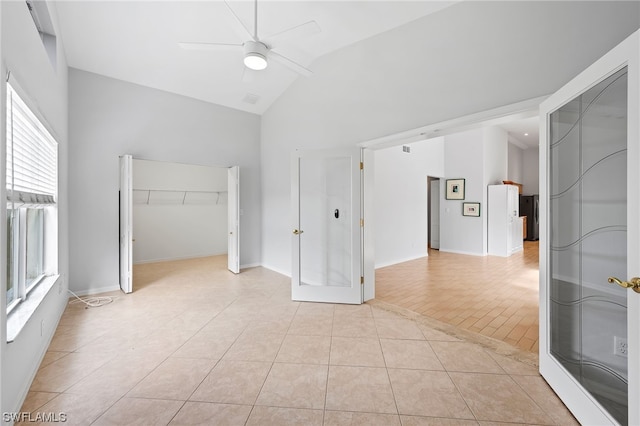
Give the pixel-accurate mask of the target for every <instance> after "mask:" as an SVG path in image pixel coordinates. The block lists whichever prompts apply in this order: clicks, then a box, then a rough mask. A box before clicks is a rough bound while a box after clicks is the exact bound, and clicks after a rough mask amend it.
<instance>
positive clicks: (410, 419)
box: [24, 256, 575, 426]
mask: <svg viewBox="0 0 640 426" xmlns="http://www.w3.org/2000/svg"><path fill="white" fill-rule="evenodd" d="M223 258H224V259H223ZM435 258H436V256H433V257H430V259H429V261H430V262H432V261H433V260H435ZM512 258H513V257H512ZM216 259H217V260H216V261H217V262H218V263H219V265H218V266H217V267H219V268H222V270H218V271H216V270H215V267H213V266H212V265H209V264H208V263H207V262H203V261H195V262H194V261H176V262H163V263H158V264H153V265H151V266H146V268H147V273H148V274H149V276H148V277H147V278H148V279H149V281H148V282H147V283H143V284H141V285H136V283H134V292H133V293H132V294H130V295H126V296H125V295H120V293H119V292H118V293H115V295H117V297H118V298H117V299H116V300H115V301H114V303H112V304H110V305H107V306H104V307H102V308H99V309H84V308H83V307H81V306H76V305H69V306H68V307H67V310H66V311H65V313H64V314H63V317H62V318H61V320H60V323H59V324H60V325H59V328H58V329H57V331H56V336H57V337H56V338H55V341H56V344H55V345H54V348H56V349H59V351H49V352H48V353H47V354H46V355H45V358H44V359H43V362H42V363H41V368H40V369H39V372H38V373H37V377H36V380H35V381H34V383H33V386H32V388H31V389H30V393H29V395H28V398H27V400H26V401H25V403H24V409H25V410H27V409H32V408H33V407H38V408H37V410H38V412H45V413H46V412H64V413H66V414H67V415H68V421H67V422H66V423H67V424H78V425H86V424H91V423H92V422H93V421H95V420H96V419H97V418H98V417H100V416H102V415H103V414H105V412H106V411H107V410H109V415H108V416H104V417H102V418H101V420H100V422H108V421H113V422H116V423H118V422H123V420H122V418H123V417H120V416H121V415H124V414H123V413H124V412H126V413H127V415H129V416H134V414H135V413H136V410H138V411H140V412H143V414H145V415H146V414H150V415H151V416H153V415H155V414H160V417H162V419H161V420H159V422H160V423H161V424H166V423H167V422H168V421H170V420H171V419H173V421H174V424H244V423H245V421H246V422H247V423H248V424H260V425H263V424H267V425H268V424H275V425H278V426H280V425H283V424H284V425H286V424H299V425H307V424H321V423H322V422H323V410H322V409H323V408H324V409H325V411H324V421H325V423H326V424H341V425H342V424H347V425H348V424H352V425H357V424H366V425H370V424H372V425H375V424H385V425H386V424H390V425H398V424H399V421H401V422H402V424H403V426H406V425H425V424H426V425H470V424H476V423H475V422H474V420H473V413H476V412H477V413H479V414H478V419H480V420H481V421H482V423H483V424H485V423H486V424H498V423H500V424H501V426H506V423H504V422H511V423H518V424H531V423H536V422H537V423H542V424H544V423H546V422H554V423H555V424H563V425H564V424H575V423H574V421H573V419H572V418H570V417H568V416H570V415H569V414H568V411H567V410H566V408H565V407H564V406H563V405H562V404H561V403H560V402H559V401H558V400H557V398H556V397H555V395H554V394H553V392H551V391H550V390H549V389H548V387H547V385H546V384H545V382H544V381H543V380H542V379H540V377H539V375H538V373H537V371H536V367H534V366H531V365H529V364H524V363H521V362H518V361H515V360H514V359H513V358H510V357H505V356H502V355H496V354H495V353H494V352H492V351H490V350H488V349H483V348H482V347H480V346H478V345H476V344H471V343H466V342H464V341H462V340H461V339H460V338H457V337H455V336H451V335H448V334H446V333H444V332H442V331H440V330H441V329H442V328H438V329H435V328H433V327H431V326H429V324H436V322H435V321H430V320H428V319H425V318H424V317H420V316H419V315H415V321H414V319H412V318H413V317H412V316H410V317H405V316H403V315H399V314H397V313H396V312H390V311H385V310H384V309H380V308H378V307H376V305H375V302H374V303H372V304H364V305H361V306H352V305H333V304H323V303H299V302H291V300H290V282H289V279H288V278H287V277H283V276H281V275H279V274H277V273H275V272H272V271H269V270H267V269H264V268H251V269H248V270H243V272H242V273H241V274H239V275H234V274H231V273H229V272H228V271H226V270H225V268H226V263H225V262H226V257H224V256H222V257H216ZM221 259H222V260H221ZM514 259H515V258H513V259H511V260H514ZM472 260H474V259H472ZM475 260H476V261H477V259H475ZM481 260H482V261H483V262H484V261H487V259H481ZM137 266H138V265H136V267H137ZM135 269H136V268H134V274H135ZM465 271H466V268H465V269H463V270H457V271H456V273H457V274H458V275H460V276H459V278H460V279H459V280H456V282H454V283H453V284H455V285H457V284H456V283H457V282H464V281H465V280H471V279H476V278H477V277H476V276H475V275H472V274H467V272H465ZM415 274H416V271H411V272H410V273H408V274H407V275H406V277H404V278H403V279H401V280H396V284H395V286H396V287H398V288H396V289H395V291H397V292H399V293H401V292H405V293H406V294H405V295H404V296H403V297H405V298H407V297H408V298H409V299H413V301H411V300H409V302H410V303H411V306H413V308H414V309H415V310H416V311H415V312H419V313H423V311H422V310H423V309H424V310H425V311H424V312H427V311H428V310H429V309H432V310H433V309H437V312H438V315H439V316H440V317H441V318H443V319H446V320H447V321H451V322H460V323H461V324H466V325H465V326H472V325H475V324H478V323H479V322H478V321H479V320H482V322H483V323H486V327H485V328H484V329H483V330H481V332H487V330H488V329H489V328H490V327H493V328H495V329H496V330H497V331H496V333H502V334H504V335H505V336H507V335H508V334H510V333H511V332H512V331H513V328H514V327H516V326H517V325H518V324H521V325H522V327H521V329H522V330H520V331H522V332H523V334H522V337H521V339H525V338H527V339H531V338H532V336H533V337H535V334H536V330H537V324H536V323H533V322H532V320H531V318H529V310H530V309H529V308H528V307H527V306H526V304H525V303H524V302H516V303H521V304H520V305H518V304H511V305H509V304H508V303H506V301H505V300H498V299H500V298H499V297H495V294H498V293H496V291H497V288H496V289H493V290H492V291H491V292H490V293H488V294H480V293H481V292H478V294H475V292H474V294H473V295H470V294H467V295H464V294H463V293H458V294H456V293H454V292H451V294H448V293H447V292H438V294H437V297H435V296H433V295H431V294H426V293H425V294H422V290H420V291H417V289H418V288H419V286H418V284H419V283H417V282H414V281H413V280H414V278H415V277H414V275H415ZM465 274H467V275H468V277H466V276H465ZM431 278H432V279H434V277H433V276H432V277H431ZM134 280H135V278H134ZM444 282H449V281H447V280H444ZM176 286H180V288H181V291H180V292H179V293H178V294H176V292H175V288H176ZM399 287H402V288H403V289H400V288H399ZM380 290H381V292H380V294H381V296H382V290H383V289H382V288H380ZM511 290H512V289H511V288H510V289H509V291H511ZM505 292H506V291H505V289H504V288H503V287H502V293H505ZM502 293H501V294H502ZM461 294H462V295H461ZM420 297H423V298H425V300H423V301H421V300H417V299H416V298H420ZM437 298H444V299H442V300H440V301H436V300H434V299H437ZM438 305H439V306H438ZM498 309H500V312H498ZM533 314H535V310H534V311H533V313H532V315H533ZM411 315H413V314H411ZM509 315H511V317H509V318H508V319H507V317H508V316H509ZM534 316H535V315H534ZM483 317H487V318H486V319H483ZM469 318H471V319H469ZM472 319H473V321H471V320H472ZM498 323H500V324H501V325H499V327H498ZM132 325H135V326H132ZM447 326H448V325H447ZM494 326H495V327H494ZM508 327H512V328H511V329H508ZM416 328H417V329H418V330H419V331H420V334H421V335H418V334H416ZM273 331H278V332H277V333H274V332H273ZM459 335H461V334H459ZM58 336H60V337H58ZM62 336H65V337H64V338H63V337H62ZM92 336H97V338H95V339H93V340H91V339H92ZM424 339H426V341H425V340H424ZM79 342H80V343H82V344H79ZM87 342H88V343H87ZM524 343H526V342H521V341H519V340H514V341H513V344H514V345H516V344H519V345H520V344H524ZM58 345H59V346H58ZM534 346H536V344H535V343H534ZM75 347H77V350H76V351H75V352H70V348H75ZM235 358H237V359H235ZM219 359H220V361H218V360H219ZM241 359H257V360H265V361H244V360H241ZM216 361H218V364H216V366H215V367H214V368H213V369H211V371H210V372H209V374H208V375H206V376H205V374H206V371H207V369H208V368H209V367H210V366H212V365H213V364H214V363H215V362H216ZM328 362H329V365H327V363H328ZM163 363H164V364H163ZM336 363H337V364H343V363H344V364H353V365H336ZM161 364H162V366H161ZM357 364H362V365H363V366H357ZM367 365H373V366H376V367H368V366H367ZM443 368H446V369H447V370H448V373H446V372H444V371H442V369H443ZM154 370H155V371H154ZM466 371H470V373H464V372H466ZM270 373H271V374H270ZM478 373H482V374H478ZM203 377H204V379H202V378H203ZM389 377H390V378H391V380H390V379H389ZM452 378H453V379H452ZM199 379H202V381H201V382H199V381H198V380H199ZM516 382H517V383H516ZM198 383H199V385H198ZM196 386H197V387H196ZM456 386H457V387H456ZM194 388H195V391H193V393H192V394H191V396H189V401H187V402H186V403H185V404H184V405H182V408H181V409H180V411H179V412H177V414H176V415H175V416H169V414H171V412H172V411H173V412H176V411H177V408H175V410H174V409H173V408H171V407H169V408H168V409H167V406H163V404H164V402H163V401H169V403H172V402H176V403H182V402H184V398H186V395H188V394H189V391H190V390H192V389H194ZM58 392H63V393H59V394H58ZM128 392H131V393H130V394H129V395H127V393H128ZM138 392H139V395H144V396H145V398H135V397H133V395H138ZM448 392H452V393H453V395H456V392H458V394H457V396H455V397H450V398H448V399H447V401H446V402H441V400H440V399H439V398H442V397H443V395H446V394H447V393H448ZM125 395H126V397H125ZM421 395H422V396H421ZM424 395H428V397H424ZM303 397H304V398H303ZM158 398H159V399H158ZM172 398H178V399H176V400H173V399H172ZM462 398H466V399H467V405H465V406H466V407H467V410H468V411H467V412H466V413H465V410H464V408H462V409H460V408H459V407H458V408H459V410H461V411H456V401H457V403H459V402H460V399H462ZM118 401H120V402H118ZM139 401H141V402H139ZM463 401H464V399H463ZM148 402H151V404H150V405H146V404H148ZM156 402H159V403H160V409H159V410H156V408H154V404H155V403H156ZM116 403H117V404H116ZM256 403H258V404H260V405H255V404H256ZM114 404H116V405H114ZM262 404H265V405H262ZM298 407H314V408H315V407H318V409H317V410H316V409H306V408H298ZM178 408H179V407H178ZM445 409H446V410H448V411H447V412H450V413H451V414H448V415H449V418H447V417H440V416H441V415H442V414H441V411H443V410H445ZM439 410H440V411H439ZM398 411H399V412H400V413H402V415H401V416H398ZM472 411H473V413H472ZM163 412H164V413H166V414H167V416H166V417H165V416H163V415H162V413H163ZM405 412H409V413H411V414H406V413H405ZM132 413H134V414H132ZM461 413H463V414H461ZM496 413H497V414H496ZM513 413H515V417H514V416H512V414H513ZM540 413H542V415H540ZM141 415H142V414H141ZM464 416H467V417H468V419H466V418H460V419H458V418H455V417H464ZM482 416H484V417H482ZM141 419H143V420H144V421H145V422H153V421H154V419H153V418H145V417H141ZM127 423H129V422H127Z"/></svg>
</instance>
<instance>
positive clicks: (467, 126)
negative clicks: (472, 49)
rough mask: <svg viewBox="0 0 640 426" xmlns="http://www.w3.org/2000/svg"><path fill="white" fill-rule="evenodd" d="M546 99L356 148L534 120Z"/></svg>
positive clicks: (512, 105)
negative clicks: (516, 121)
mask: <svg viewBox="0 0 640 426" xmlns="http://www.w3.org/2000/svg"><path fill="white" fill-rule="evenodd" d="M547 97H548V96H540V97H538V98H533V99H527V100H525V101H521V102H516V103H514V104H509V105H504V106H501V107H498V108H493V109H490V110H487V111H482V112H478V113H474V114H470V115H465V116H462V117H458V118H454V119H451V120H445V121H441V122H438V123H434V124H429V125H426V126H422V127H418V128H415V129H411V130H405V131H403V132H399V133H394V134H391V135H387V136H382V137H379V138H375V139H370V140H367V141H363V142H360V143H358V144H357V146H359V147H362V148H369V149H374V150H377V149H384V148H389V147H392V146H398V145H402V144H407V143H412V142H417V141H419V140H426V139H431V138H437V137H440V136H444V135H448V134H452V133H458V132H463V131H466V130H471V129H477V128H480V127H486V126H496V125H500V124H504V123H508V122H510V121H514V120H520V119H524V118H530V117H535V116H537V115H538V107H539V106H540V103H542V102H543V101H544V100H545V99H547Z"/></svg>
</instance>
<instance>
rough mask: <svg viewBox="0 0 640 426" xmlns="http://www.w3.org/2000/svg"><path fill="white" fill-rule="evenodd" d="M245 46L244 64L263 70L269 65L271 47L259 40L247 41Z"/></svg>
mask: <svg viewBox="0 0 640 426" xmlns="http://www.w3.org/2000/svg"><path fill="white" fill-rule="evenodd" d="M243 47H244V64H245V65H246V66H247V67H248V68H251V69H253V70H263V69H265V68H266V67H267V52H268V51H269V49H268V48H267V46H266V45H265V44H264V43H261V42H259V41H247V42H245V43H244V45H243Z"/></svg>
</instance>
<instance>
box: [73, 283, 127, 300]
mask: <svg viewBox="0 0 640 426" xmlns="http://www.w3.org/2000/svg"><path fill="white" fill-rule="evenodd" d="M70 290H71V289H70ZM117 290H120V284H116V285H110V286H105V287H91V288H89V289H84V290H78V291H76V290H71V291H73V292H74V293H75V294H76V295H77V296H90V295H94V294H100V293H109V292H111V291H117ZM69 296H71V295H69ZM71 297H72V296H71Z"/></svg>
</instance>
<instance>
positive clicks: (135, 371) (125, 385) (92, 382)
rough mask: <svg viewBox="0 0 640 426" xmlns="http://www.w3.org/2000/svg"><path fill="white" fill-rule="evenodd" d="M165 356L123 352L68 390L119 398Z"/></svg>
mask: <svg viewBox="0 0 640 426" xmlns="http://www.w3.org/2000/svg"><path fill="white" fill-rule="evenodd" d="M165 358H166V356H165V355H163V354H158V353H148V354H141V353H138V352H129V353H123V354H121V355H120V356H119V357H117V358H115V359H112V360H111V361H109V362H108V363H106V364H104V365H103V366H101V367H100V368H98V369H96V370H95V371H94V372H92V373H91V374H89V375H88V376H86V377H85V378H83V379H82V380H80V381H79V382H77V383H76V384H75V385H73V386H71V387H70V388H69V389H67V390H66V392H67V393H73V394H79V395H87V394H89V395H97V396H104V397H105V398H114V397H118V398H119V397H121V396H123V395H124V394H126V393H127V392H128V391H129V390H130V389H131V388H132V387H133V386H135V385H136V383H138V382H139V381H140V380H142V379H143V378H144V377H145V376H146V375H147V374H149V373H150V372H152V371H153V370H154V369H155V368H156V367H158V366H159V365H160V364H161V363H162V362H163V361H164V360H165Z"/></svg>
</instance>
